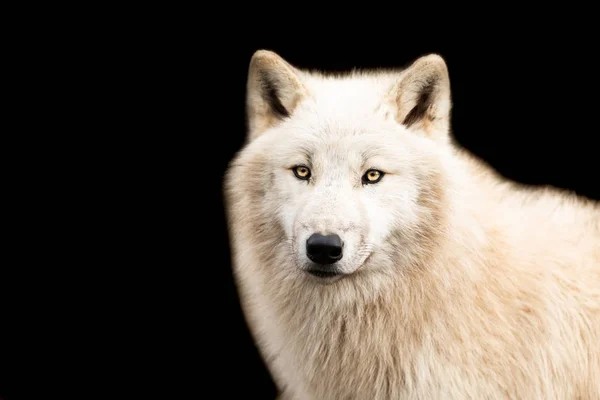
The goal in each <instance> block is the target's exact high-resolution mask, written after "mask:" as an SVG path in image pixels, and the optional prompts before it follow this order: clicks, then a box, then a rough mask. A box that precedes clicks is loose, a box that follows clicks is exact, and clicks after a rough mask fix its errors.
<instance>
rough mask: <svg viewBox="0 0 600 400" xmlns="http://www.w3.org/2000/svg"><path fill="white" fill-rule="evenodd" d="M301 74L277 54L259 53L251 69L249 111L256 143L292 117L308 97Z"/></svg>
mask: <svg viewBox="0 0 600 400" xmlns="http://www.w3.org/2000/svg"><path fill="white" fill-rule="evenodd" d="M300 75H301V72H300V71H299V70H297V69H296V68H295V67H293V66H292V65H290V64H289V63H288V62H286V61H285V60H284V59H283V58H281V57H280V56H279V55H278V54H277V53H274V52H272V51H269V50H257V51H256V52H255V53H254V54H253V55H252V59H251V60H250V67H249V70H248V82H247V87H246V90H247V92H246V93H247V94H246V112H247V118H248V139H249V140H252V139H254V138H256V137H258V136H259V135H260V134H262V133H263V132H264V131H265V130H267V129H268V128H271V127H273V126H275V125H276V124H278V123H279V122H281V121H282V120H284V119H285V118H287V117H289V116H290V115H291V114H292V112H294V109H295V108H296V106H297V105H298V103H299V101H300V100H301V99H302V98H303V97H304V96H305V95H306V89H305V87H304V86H303V85H302V82H301V78H300Z"/></svg>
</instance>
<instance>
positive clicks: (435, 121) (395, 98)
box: [388, 54, 452, 141]
mask: <svg viewBox="0 0 600 400" xmlns="http://www.w3.org/2000/svg"><path fill="white" fill-rule="evenodd" d="M388 100H389V102H390V103H391V104H392V106H393V108H394V109H395V112H396V114H395V118H396V121H398V122H399V123H400V124H402V125H404V126H405V127H407V128H408V129H409V130H411V131H414V132H417V133H421V134H424V135H425V136H428V137H430V138H432V139H435V140H442V141H445V140H447V138H448V135H449V129H450V109H451V107H452V104H451V98H450V79H449V76H448V68H447V66H446V62H445V61H444V59H443V58H442V57H441V56H439V55H437V54H430V55H427V56H423V57H421V58H419V59H417V60H416V61H414V62H413V63H412V65H410V66H409V67H408V68H406V69H405V70H404V71H402V72H401V73H400V77H399V80H398V82H397V83H396V84H395V85H394V86H393V87H392V90H391V91H390V92H389V98H388Z"/></svg>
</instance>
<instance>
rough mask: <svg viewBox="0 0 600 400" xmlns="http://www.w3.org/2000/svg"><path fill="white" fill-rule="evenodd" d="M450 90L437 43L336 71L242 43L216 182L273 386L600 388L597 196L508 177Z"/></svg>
mask: <svg viewBox="0 0 600 400" xmlns="http://www.w3.org/2000/svg"><path fill="white" fill-rule="evenodd" d="M451 104H452V102H451V93H450V80H449V74H448V69H447V66H446V63H445V61H444V60H443V58H442V57H440V56H439V55H436V54H431V55H427V56H423V57H420V58H418V59H417V60H415V61H414V62H413V63H412V64H411V65H410V66H408V67H406V68H404V69H401V70H400V69H399V70H373V71H366V72H365V71H362V72H361V71H353V72H351V73H347V74H325V73H323V72H319V71H308V70H304V69H300V68H298V67H296V66H292V65H291V64H289V63H288V62H286V61H285V60H284V59H282V58H281V57H280V56H279V55H278V54H276V53H274V52H271V51H267V50H259V51H257V52H256V53H255V54H254V55H253V57H252V59H251V61H250V67H249V73H248V85H247V115H248V140H247V143H246V144H245V145H244V148H243V149H242V150H241V151H240V152H239V153H238V154H237V155H236V156H235V158H234V160H233V161H232V162H231V164H230V166H229V168H228V171H227V173H226V177H225V186H224V196H225V204H226V210H227V216H228V226H229V232H230V240H231V248H232V256H233V264H234V272H235V277H236V281H237V284H238V290H239V293H240V296H241V300H242V306H243V309H244V312H245V315H246V318H247V321H248V324H249V326H250V328H251V331H252V333H253V336H254V338H255V340H256V342H257V344H258V346H259V348H260V351H261V354H262V356H263V357H264V359H265V361H266V363H267V365H268V367H269V369H270V371H271V373H272V375H273V377H274V380H275V382H276V384H277V386H278V388H279V390H280V392H281V397H282V398H286V399H298V400H304V399H314V400H330V399H331V400H342V399H360V400H372V399H427V400H429V399H443V400H446V399H521V400H523V399H536V400H540V399H544V400H549V399H561V400H565V399H587V400H590V399H600V206H599V204H598V203H597V202H594V201H592V200H589V199H585V198H578V197H576V196H575V195H574V194H571V193H568V192H566V191H563V190H559V189H554V188H548V187H545V188H535V187H529V186H525V185H520V184H517V183H514V182H509V181H507V180H506V179H504V178H503V177H502V176H500V175H499V174H497V173H496V172H495V171H493V170H492V169H491V167H489V166H488V165H487V164H486V163H484V162H482V161H480V160H479V159H477V158H476V157H474V156H472V155H469V154H468V153H467V152H466V151H465V150H463V149H460V148H459V146H458V145H457V144H456V143H455V140H453V139H452V135H451V129H450V110H451ZM484 128H485V127H482V129H484Z"/></svg>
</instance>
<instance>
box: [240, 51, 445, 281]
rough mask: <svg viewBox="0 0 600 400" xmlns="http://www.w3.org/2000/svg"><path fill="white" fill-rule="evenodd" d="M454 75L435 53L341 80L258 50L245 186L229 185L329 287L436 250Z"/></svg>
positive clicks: (296, 263) (283, 247)
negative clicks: (433, 238) (394, 69)
mask: <svg viewBox="0 0 600 400" xmlns="http://www.w3.org/2000/svg"><path fill="white" fill-rule="evenodd" d="M440 62H441V63H442V64H441V65H440ZM447 81H448V79H447V76H446V74H445V68H444V64H443V62H442V61H441V59H440V58H439V57H435V56H433V57H429V58H423V59H422V60H421V61H420V64H419V62H417V64H415V65H413V66H412V67H411V68H409V69H408V70H405V71H403V72H402V73H391V72H388V73H386V74H385V75H382V76H375V77H373V76H360V75H355V76H347V77H344V78H325V77H321V76H314V75H308V74H306V73H305V72H301V71H298V70H297V69H295V68H293V67H291V66H290V65H289V64H287V63H285V62H284V61H283V60H282V59H281V58H279V57H278V56H276V55H274V54H273V53H270V52H258V53H257V54H256V55H255V56H254V57H253V61H252V64H251V67H250V75H249V82H248V89H249V93H248V96H249V97H248V99H249V100H248V107H249V122H250V136H249V139H250V140H249V143H248V146H247V148H246V149H245V150H244V151H243V152H242V154H241V158H240V161H239V162H238V164H239V165H240V167H239V168H238V169H237V170H236V171H238V172H236V173H238V174H242V175H244V176H245V179H244V178H242V177H240V179H242V180H243V182H242V181H240V186H243V185H248V187H247V189H244V188H242V187H238V188H236V187H232V191H233V192H235V191H236V190H239V191H244V190H245V192H246V193H248V194H249V196H250V197H247V198H246V202H247V203H248V212H251V213H253V214H254V217H253V218H257V219H259V220H260V221H256V222H255V224H258V225H257V226H265V227H266V226H273V227H275V226H276V227H277V228H278V229H277V232H278V234H277V235H274V236H272V237H270V239H269V240H272V241H273V242H272V243H271V246H272V247H273V248H275V247H276V248H278V249H280V251H283V252H284V253H285V255H286V257H287V261H291V262H288V263H285V264H286V265H288V266H289V265H291V266H292V268H294V269H295V270H296V271H301V272H302V274H303V275H304V276H306V277H307V279H316V280H317V281H318V282H323V283H332V282H335V281H336V280H338V279H340V278H342V277H344V276H349V275H351V274H353V273H356V272H359V271H360V273H384V274H385V273H391V272H392V271H391V269H392V268H394V266H396V265H399V264H400V265H402V264H406V263H410V262H412V261H414V260H416V259H417V258H418V257H419V256H420V255H422V254H423V253H424V252H426V251H427V239H426V236H427V235H429V234H432V233H433V230H434V228H433V227H434V226H435V224H436V221H435V219H436V218H437V217H439V214H438V211H439V210H438V206H439V203H440V201H441V197H442V196H443V193H442V192H441V189H440V188H441V185H440V180H441V179H443V173H442V171H441V168H440V166H439V150H440V148H441V147H443V146H444V141H445V138H446V135H445V134H446V133H447V132H446V131H447V119H448V118H447V114H448V110H449V107H450V105H449V97H448V88H447V85H448V83H447ZM399 121H400V122H399ZM257 235H261V233H259V232H257ZM267 236H268V235H267ZM265 246H269V244H265ZM282 268H283V267H282Z"/></svg>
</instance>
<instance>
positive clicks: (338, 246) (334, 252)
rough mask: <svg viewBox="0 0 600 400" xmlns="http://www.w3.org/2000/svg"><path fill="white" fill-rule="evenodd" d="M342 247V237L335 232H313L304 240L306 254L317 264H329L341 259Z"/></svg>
mask: <svg viewBox="0 0 600 400" xmlns="http://www.w3.org/2000/svg"><path fill="white" fill-rule="evenodd" d="M343 247H344V243H343V242H342V239H341V238H340V237H339V236H338V235H336V234H331V235H322V234H320V233H314V234H313V235H311V236H310V237H309V238H308V239H307V240H306V255H307V256H308V258H309V259H310V260H311V261H313V262H315V263H317V264H321V265H330V264H334V263H336V262H337V261H339V260H341V259H342V255H343V254H342V253H343Z"/></svg>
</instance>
